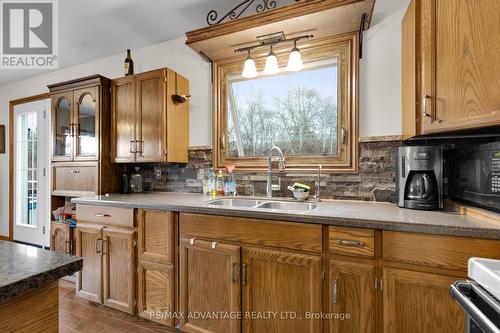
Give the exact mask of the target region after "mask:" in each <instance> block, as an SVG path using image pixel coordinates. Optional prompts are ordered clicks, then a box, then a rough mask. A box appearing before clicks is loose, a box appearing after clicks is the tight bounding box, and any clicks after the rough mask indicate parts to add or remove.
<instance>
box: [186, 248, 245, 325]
mask: <svg viewBox="0 0 500 333" xmlns="http://www.w3.org/2000/svg"><path fill="white" fill-rule="evenodd" d="M239 268H240V247H238V246H233V245H227V244H221V243H216V242H214V243H212V242H206V241H201V240H194V239H193V240H192V241H190V240H189V239H186V238H181V240H180V273H179V280H180V291H179V294H180V295H179V297H180V311H181V313H184V316H183V317H182V318H181V319H180V328H181V329H182V330H183V331H186V332H200V333H201V332H203V333H209V332H213V333H230V332H234V333H236V332H240V331H241V321H240V320H239V319H237V318H236V319H227V318H214V319H209V318H197V317H194V316H192V317H191V318H188V313H192V314H195V315H196V314H206V313H213V312H220V313H222V312H224V313H229V314H231V313H233V314H236V313H237V312H238V311H240V309H241V298H240V292H241V288H240V280H239V276H240V274H239Z"/></svg>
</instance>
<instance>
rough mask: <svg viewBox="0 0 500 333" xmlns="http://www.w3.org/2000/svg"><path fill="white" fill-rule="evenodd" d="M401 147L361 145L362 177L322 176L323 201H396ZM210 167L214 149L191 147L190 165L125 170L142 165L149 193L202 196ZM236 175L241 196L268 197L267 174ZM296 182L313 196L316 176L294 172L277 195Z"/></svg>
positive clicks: (393, 144) (386, 143)
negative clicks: (305, 186)
mask: <svg viewBox="0 0 500 333" xmlns="http://www.w3.org/2000/svg"><path fill="white" fill-rule="evenodd" d="M400 145H401V141H399V140H396V141H367V142H361V143H360V167H359V174H324V175H322V177H321V198H323V199H350V200H365V201H386V202H395V201H396V185H395V170H396V169H395V156H396V148H397V147H399V146H400ZM211 165H212V149H208V148H192V149H190V151H189V163H188V164H167V163H152V164H140V165H133V164H128V165H124V166H123V168H124V169H123V171H125V172H127V173H132V171H133V167H134V166H140V167H141V173H142V175H143V179H144V189H145V190H146V191H163V192H191V193H202V191H203V187H202V181H203V178H204V175H205V172H207V170H208V169H209V168H210V167H211ZM155 168H156V169H158V168H160V170H161V177H159V178H157V177H156V176H157V174H156V173H155ZM235 175H236V181H237V184H238V189H237V191H238V194H239V195H265V192H266V179H267V177H266V175H265V174H264V173H242V172H236V174H235ZM296 181H300V182H302V183H305V184H308V185H310V186H311V195H314V194H315V191H316V182H317V177H316V175H313V174H304V175H300V174H296V173H294V174H293V175H292V174H289V175H284V176H283V177H282V178H281V189H282V190H281V191H277V192H274V196H277V197H290V196H291V192H290V191H288V190H287V187H288V186H289V185H293V183H295V182H296ZM275 182H277V180H275Z"/></svg>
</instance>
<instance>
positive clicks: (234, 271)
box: [231, 263, 238, 284]
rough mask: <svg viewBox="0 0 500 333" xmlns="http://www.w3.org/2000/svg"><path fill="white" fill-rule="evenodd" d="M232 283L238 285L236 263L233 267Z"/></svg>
mask: <svg viewBox="0 0 500 333" xmlns="http://www.w3.org/2000/svg"><path fill="white" fill-rule="evenodd" d="M231 282H232V283H233V284H236V282H238V278H237V277H236V263H233V264H232V265H231Z"/></svg>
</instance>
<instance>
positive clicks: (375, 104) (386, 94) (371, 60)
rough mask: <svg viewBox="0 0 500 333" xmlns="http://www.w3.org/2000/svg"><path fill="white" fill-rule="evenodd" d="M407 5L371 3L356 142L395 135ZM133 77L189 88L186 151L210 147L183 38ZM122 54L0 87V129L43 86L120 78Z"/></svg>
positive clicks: (206, 76) (204, 82)
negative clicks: (168, 79) (160, 76)
mask: <svg viewBox="0 0 500 333" xmlns="http://www.w3.org/2000/svg"><path fill="white" fill-rule="evenodd" d="M408 3H409V0H377V1H376V5H375V10H374V17H373V19H372V24H371V27H370V29H369V30H368V31H366V32H365V40H364V48H363V59H362V60H361V63H360V82H361V84H360V136H361V137H364V136H379V135H400V134H401V20H402V18H403V15H404V11H405V10H406V8H407V6H408ZM132 56H133V58H134V64H135V71H136V73H140V72H144V71H147V70H152V69H156V68H161V67H169V68H172V69H174V70H176V71H177V72H179V73H180V74H182V75H184V76H185V77H187V78H188V79H189V81H190V85H191V94H192V96H193V97H192V98H191V111H190V137H189V143H190V145H191V146H197V145H211V110H210V109H211V108H210V104H211V97H210V89H211V87H210V67H209V64H208V63H207V62H205V61H204V60H203V59H202V58H201V57H199V56H198V55H197V54H195V53H194V52H193V51H192V50H191V49H189V48H188V47H187V46H185V44H184V37H181V38H177V39H174V40H171V41H168V42H164V43H160V44H155V45H151V46H148V47H145V48H142V49H137V50H133V51H132ZM123 59H124V54H119V55H115V56H111V57H107V58H104V59H99V60H96V61H92V62H89V63H85V64H82V65H78V66H75V67H71V68H66V69H63V70H60V71H56V72H52V73H49V74H45V75H41V76H38V77H35V78H32V79H28V80H24V81H19V82H15V83H12V84H7V85H4V86H0V124H8V117H9V115H8V110H9V108H8V106H9V101H10V100H13V99H17V98H21V97H26V96H31V95H35V94H40V93H43V92H47V88H46V86H47V84H51V83H57V82H61V81H65V80H70V79H74V78H78V77H83V76H86V75H92V74H101V75H104V76H106V77H109V78H115V77H120V76H122V67H123ZM8 170H9V164H8V155H7V154H3V155H0V235H7V234H8V218H9V216H8V203H9V199H8V195H9V179H8Z"/></svg>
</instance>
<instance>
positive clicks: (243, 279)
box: [241, 264, 247, 284]
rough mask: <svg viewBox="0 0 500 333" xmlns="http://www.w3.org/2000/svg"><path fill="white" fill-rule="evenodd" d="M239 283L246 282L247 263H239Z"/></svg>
mask: <svg viewBox="0 0 500 333" xmlns="http://www.w3.org/2000/svg"><path fill="white" fill-rule="evenodd" d="M241 283H243V284H247V264H243V265H241Z"/></svg>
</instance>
